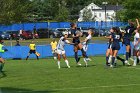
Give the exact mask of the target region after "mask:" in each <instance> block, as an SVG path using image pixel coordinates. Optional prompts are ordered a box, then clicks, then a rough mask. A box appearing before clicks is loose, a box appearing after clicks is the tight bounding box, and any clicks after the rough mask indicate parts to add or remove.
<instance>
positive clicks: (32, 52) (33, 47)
mask: <svg viewBox="0 0 140 93" xmlns="http://www.w3.org/2000/svg"><path fill="white" fill-rule="evenodd" d="M29 48H30V51H29V53H28V56H27V57H26V60H28V58H29V56H30V54H35V55H36V58H37V60H39V58H38V55H37V52H36V45H35V43H34V41H32V42H31V44H30V45H29Z"/></svg>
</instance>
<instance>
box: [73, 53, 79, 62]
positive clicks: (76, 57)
mask: <svg viewBox="0 0 140 93" xmlns="http://www.w3.org/2000/svg"><path fill="white" fill-rule="evenodd" d="M74 56H75V60H76V62H77V63H78V62H79V60H78V53H77V52H75V55H74Z"/></svg>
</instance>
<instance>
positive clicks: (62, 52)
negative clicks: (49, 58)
mask: <svg viewBox="0 0 140 93" xmlns="http://www.w3.org/2000/svg"><path fill="white" fill-rule="evenodd" d="M57 54H60V55H63V54H65V50H59V49H57Z"/></svg>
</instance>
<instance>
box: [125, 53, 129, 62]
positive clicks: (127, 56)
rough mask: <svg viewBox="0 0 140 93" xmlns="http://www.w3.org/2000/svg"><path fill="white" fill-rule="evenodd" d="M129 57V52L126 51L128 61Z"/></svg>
mask: <svg viewBox="0 0 140 93" xmlns="http://www.w3.org/2000/svg"><path fill="white" fill-rule="evenodd" d="M128 58H129V52H126V60H127V61H128Z"/></svg>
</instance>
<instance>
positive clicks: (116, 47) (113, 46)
mask: <svg viewBox="0 0 140 93" xmlns="http://www.w3.org/2000/svg"><path fill="white" fill-rule="evenodd" d="M112 50H120V44H112Z"/></svg>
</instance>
